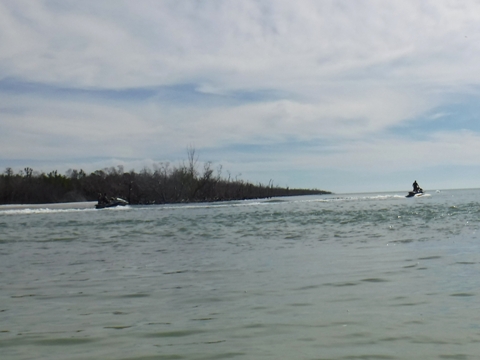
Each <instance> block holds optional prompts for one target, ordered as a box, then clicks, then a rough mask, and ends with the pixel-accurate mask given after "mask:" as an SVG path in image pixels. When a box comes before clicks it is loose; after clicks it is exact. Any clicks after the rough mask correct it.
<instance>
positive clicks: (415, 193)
mask: <svg viewBox="0 0 480 360" xmlns="http://www.w3.org/2000/svg"><path fill="white" fill-rule="evenodd" d="M422 195H423V189H418V190H417V191H409V192H408V195H407V196H405V197H407V198H409V197H418V196H422Z"/></svg>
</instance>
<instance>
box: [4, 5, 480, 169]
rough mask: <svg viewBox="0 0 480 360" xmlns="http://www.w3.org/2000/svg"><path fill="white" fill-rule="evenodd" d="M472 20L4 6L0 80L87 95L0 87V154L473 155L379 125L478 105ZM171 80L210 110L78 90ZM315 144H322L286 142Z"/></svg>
mask: <svg viewBox="0 0 480 360" xmlns="http://www.w3.org/2000/svg"><path fill="white" fill-rule="evenodd" d="M479 21H480V3H478V2H477V1H464V2H461V3H459V2H451V1H447V0H445V1H438V0H435V1H433V0H430V1H422V2H418V1H414V0H410V1H389V2H385V1H380V0H372V1H370V0H365V1H362V0H361V1H355V2H352V1H343V0H336V1H321V2H318V1H297V2H292V1H287V0H280V1H278V0H277V1H248V0H246V1H235V2H232V1H228V2H227V1H224V2H216V1H215V2H213V1H210V2H198V1H188V0H185V1H173V0H172V1H161V2H158V1H147V0H141V1H136V2H117V1H113V0H112V1H102V2H97V1H82V2H68V1H58V2H55V1H53V2H52V1H35V2H31V1H25V0H16V1H13V0H4V1H2V2H0V48H1V49H2V51H1V52H0V80H1V79H5V78H10V79H14V80H15V81H20V82H24V83H35V84H40V86H39V88H40V89H41V88H42V86H51V87H52V88H54V89H62V88H63V89H81V90H87V91H86V95H85V96H77V97H76V96H75V95H70V96H67V97H65V96H63V97H61V96H58V95H57V94H56V93H55V92H50V93H48V94H41V93H40V92H41V91H37V92H35V91H30V92H24V93H21V94H18V93H15V92H14V91H13V92H12V91H10V90H9V89H8V86H5V88H2V83H0V91H2V97H1V100H0V112H1V114H2V115H1V118H0V129H1V132H0V140H1V145H0V150H2V151H1V153H2V157H3V159H4V161H8V159H33V158H34V159H37V158H38V159H40V158H49V159H52V158H56V159H58V160H59V161H61V159H62V158H68V159H72V158H73V157H74V156H76V157H79V158H90V157H93V156H99V154H101V156H103V157H112V158H122V159H128V158H130V159H150V158H154V159H157V158H161V157H162V155H164V154H173V153H179V152H183V150H184V149H185V147H186V146H187V145H188V144H195V146H196V147H198V148H199V149H202V148H208V149H211V150H212V151H214V149H220V150H219V151H223V149H225V148H226V147H228V146H231V145H243V146H248V145H269V146H273V147H276V148H280V147H282V146H287V145H285V144H288V143H292V142H293V143H297V144H300V145H298V146H297V147H295V150H293V148H292V150H291V151H290V154H289V155H288V156H287V157H281V158H279V157H278V155H277V154H275V153H263V154H257V156H258V158H261V159H269V163H270V164H275V166H276V167H275V169H280V168H282V167H284V168H285V171H288V168H290V167H291V166H297V167H298V166H305V167H308V166H318V167H327V166H328V167H335V168H350V169H353V168H371V169H372V170H373V171H376V169H380V168H381V169H385V168H390V169H394V168H397V169H398V167H399V166H401V167H407V166H411V162H410V159H411V157H415V156H421V158H422V159H427V161H428V162H430V163H432V164H438V165H441V164H450V163H462V164H465V165H469V166H470V165H475V164H477V162H476V161H477V160H476V159H478V158H479V157H478V154H476V151H475V150H470V151H469V152H468V154H465V152H466V151H467V149H468V148H470V149H471V148H473V147H478V145H479V144H478V136H477V134H476V133H475V132H473V130H470V131H469V132H460V130H459V129H453V130H452V131H451V132H449V133H438V132H437V131H436V130H434V129H432V130H430V132H429V133H427V135H426V136H425V137H424V138H423V139H422V140H417V139H406V138H405V137H400V136H399V135H395V134H391V133H389V134H388V135H387V130H388V129H391V128H392V127H395V126H398V125H402V124H405V123H406V122H408V121H410V120H412V119H420V120H425V121H428V120H430V123H432V124H433V123H435V122H434V121H431V120H436V119H439V118H441V117H444V116H446V114H447V112H446V111H443V110H439V109H440V108H442V106H443V107H445V106H446V105H448V102H449V101H451V100H450V96H452V95H453V96H455V98H456V99H457V101H458V99H459V98H460V99H461V98H462V94H469V95H470V96H473V97H477V96H478V94H476V93H475V92H476V87H477V86H478V84H479V82H480V72H479V71H478V68H479V65H478V61H477V59H478V58H479V57H480V28H479V27H478V23H479ZM179 84H180V85H182V84H183V85H185V84H189V85H191V88H193V89H195V91H197V92H198V93H199V94H200V95H205V96H212V98H214V99H215V101H212V103H211V104H204V103H202V102H201V100H198V101H196V102H189V101H188V99H185V98H184V99H180V101H170V102H169V101H166V100H164V99H163V98H162V97H161V95H158V94H157V96H152V97H151V98H148V99H147V98H142V99H141V101H138V100H135V99H133V98H132V99H128V100H127V101H122V99H113V100H112V99H109V100H108V101H102V99H101V98H99V99H96V98H95V95H94V94H95V93H94V92H93V93H88V90H98V89H103V90H108V91H117V90H122V89H135V88H138V89H145V88H152V89H153V90H152V91H153V92H155V89H158V88H161V87H162V86H166V85H179ZM472 89H473V90H472ZM189 91H192V90H191V89H190V90H189ZM59 92H61V90H59ZM264 92H270V93H273V94H275V96H271V97H266V98H262V96H261V94H263V93H264ZM239 94H240V95H239ZM241 94H247V95H248V96H249V97H250V99H249V100H245V99H242V96H241ZM178 96H179V97H180V98H181V97H182V96H185V94H184V93H182V90H179V94H178ZM112 98H114V95H112ZM9 107H15V108H16V109H20V110H19V111H17V112H16V113H15V112H8V111H6V110H5V109H7V108H9ZM2 109H3V110H2ZM427 114H429V115H427ZM432 114H433V115H432ZM420 120H419V121H420ZM316 141H318V142H319V143H322V144H324V142H325V141H329V142H330V148H329V150H330V151H328V153H325V154H322V152H321V151H319V152H318V153H311V151H312V149H311V146H312V145H310V148H308V149H307V148H305V147H302V145H301V144H303V143H310V144H311V143H315V142H316ZM25 144H26V145H25ZM331 144H334V145H331ZM322 146H323V145H322ZM444 152H446V154H443V153H444ZM286 153H289V152H288V150H286ZM282 156H283V155H282ZM219 157H220V155H219ZM286 159H289V160H288V163H286V162H285V161H286ZM225 160H226V161H227V163H228V162H229V161H232V163H234V162H235V161H236V160H235V159H225ZM68 161H70V160H68ZM245 161H249V162H250V164H252V165H251V167H254V166H258V169H265V168H267V167H268V166H267V165H266V164H265V163H262V164H257V163H256V162H255V158H251V157H249V158H245ZM282 164H284V165H282ZM302 164H304V165H302ZM392 164H395V165H392ZM113 165H116V164H113ZM249 166H250V165H245V167H249ZM272 166H273V165H272ZM272 169H273V168H272ZM272 171H273V170H272Z"/></svg>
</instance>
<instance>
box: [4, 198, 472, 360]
mask: <svg viewBox="0 0 480 360" xmlns="http://www.w3.org/2000/svg"><path fill="white" fill-rule="evenodd" d="M403 195H404V194H401V193H397V194H393V193H391V194H380V195H376V194H356V195H355V194H353V195H330V196H308V197H295V198H281V199H270V200H262V201H241V202H228V203H215V204H193V205H174V206H172V205H162V206H129V207H125V208H116V209H104V210H95V209H93V208H92V206H93V204H92V203H86V204H71V205H62V206H50V208H46V206H43V207H42V206H40V207H39V206H37V207H32V206H30V207H23V208H19V207H13V208H12V207H5V206H3V207H0V354H1V355H0V358H1V359H2V360H3V359H16V360H17V359H49V360H51V359H78V360H80V359H121V360H127V359H132V360H133V359H136V360H153V359H239V360H241V359H276V360H278V359H308V360H310V359H312V360H313V359H477V358H479V356H480V312H479V308H480V301H479V295H480V292H479V285H480V276H479V275H480V258H479V252H480V251H479V246H478V244H479V238H478V229H479V225H480V216H479V215H480V190H455V191H442V192H431V194H430V196H424V197H421V198H412V199H406V198H405V197H404V196H403Z"/></svg>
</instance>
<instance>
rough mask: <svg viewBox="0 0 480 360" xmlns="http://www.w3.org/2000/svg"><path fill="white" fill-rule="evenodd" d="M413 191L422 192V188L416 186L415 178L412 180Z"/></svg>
mask: <svg viewBox="0 0 480 360" xmlns="http://www.w3.org/2000/svg"><path fill="white" fill-rule="evenodd" d="M412 186H413V192H414V193H419V192H423V190H422V188H421V187H420V186H418V183H417V180H415V181H414V182H413V185H412Z"/></svg>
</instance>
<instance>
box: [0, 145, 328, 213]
mask: <svg viewBox="0 0 480 360" xmlns="http://www.w3.org/2000/svg"><path fill="white" fill-rule="evenodd" d="M197 167H198V166H197V158H196V157H195V152H194V151H192V150H190V151H189V153H188V162H187V163H183V164H181V165H179V166H171V165H170V164H169V163H160V164H157V165H155V166H153V169H149V168H144V169H143V170H142V171H140V172H138V173H137V172H135V171H133V170H132V171H129V172H126V171H124V168H123V166H117V167H110V168H105V169H103V170H97V171H94V172H92V173H90V174H87V173H85V172H84V171H83V170H73V169H70V170H68V171H67V172H66V173H65V174H64V175H62V174H59V173H58V172H57V171H52V172H50V173H48V174H46V173H43V172H42V173H39V172H36V171H34V170H33V169H32V168H29V167H27V168H25V169H24V170H22V171H19V172H17V173H15V172H14V171H13V170H12V169H11V168H7V169H6V170H5V172H4V173H3V174H1V175H0V203H1V204H42V203H56V202H74V201H93V200H98V198H99V195H100V194H102V195H103V194H107V196H108V197H120V198H123V199H125V200H127V201H128V202H129V203H130V204H165V203H180V202H211V201H226V200H246V199H258V198H270V197H278V196H293V195H313V194H329V193H330V192H328V191H324V190H316V189H313V190H312V189H289V188H288V187H287V188H282V187H278V186H274V185H273V182H272V181H270V182H269V183H268V184H267V185H264V184H261V183H259V184H252V183H250V182H248V181H244V180H241V179H238V178H234V179H232V178H231V176H230V174H229V173H228V177H225V176H222V168H221V166H219V167H218V168H217V171H214V170H213V169H212V164H211V163H210V162H208V163H205V164H204V165H203V169H201V171H200V170H198V168H197Z"/></svg>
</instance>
